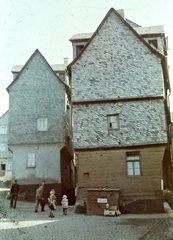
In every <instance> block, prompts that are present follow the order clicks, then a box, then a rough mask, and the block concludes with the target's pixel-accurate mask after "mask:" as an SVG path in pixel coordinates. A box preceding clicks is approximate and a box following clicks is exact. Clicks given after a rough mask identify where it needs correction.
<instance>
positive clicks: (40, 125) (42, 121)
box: [37, 118, 47, 132]
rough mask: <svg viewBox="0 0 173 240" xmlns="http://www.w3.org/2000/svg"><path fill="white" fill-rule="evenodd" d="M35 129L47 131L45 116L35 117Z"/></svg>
mask: <svg viewBox="0 0 173 240" xmlns="http://www.w3.org/2000/svg"><path fill="white" fill-rule="evenodd" d="M37 130H38V131H40V132H41V131H47V118H39V119H37Z"/></svg>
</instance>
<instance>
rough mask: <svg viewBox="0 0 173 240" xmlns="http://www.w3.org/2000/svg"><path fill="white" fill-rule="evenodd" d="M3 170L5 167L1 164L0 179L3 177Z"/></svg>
mask: <svg viewBox="0 0 173 240" xmlns="http://www.w3.org/2000/svg"><path fill="white" fill-rule="evenodd" d="M5 168H6V165H5V164H1V168H0V177H3V176H5Z"/></svg>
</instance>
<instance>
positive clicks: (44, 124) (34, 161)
mask: <svg viewBox="0 0 173 240" xmlns="http://www.w3.org/2000/svg"><path fill="white" fill-rule="evenodd" d="M58 67H61V68H60V69H59V68H58ZM59 70H60V71H59ZM12 72H13V74H14V80H13V82H12V83H11V84H10V85H9V86H8V88H7V91H8V93H9V106H10V107H9V124H8V128H9V135H8V145H9V148H10V150H11V151H12V152H13V179H14V178H17V179H18V182H19V184H20V185H21V188H20V189H21V191H29V192H31V195H32V194H33V196H31V197H32V198H33V199H34V198H35V190H36V188H37V187H38V184H40V183H41V182H42V180H44V181H46V187H47V195H48V194H49V192H50V190H51V188H54V189H55V190H56V196H57V201H58V202H59V201H60V199H61V197H62V194H64V193H65V194H67V195H68V196H69V195H70V201H74V187H75V178H74V176H75V172H74V171H75V168H74V164H73V148H72V142H71V136H72V128H71V99H70V88H69V86H68V85H67V83H66V79H65V76H64V77H63V76H62V74H64V73H65V68H64V66H58V65H56V66H54V69H52V67H51V66H50V65H49V64H48V62H47V61H46V59H45V58H44V57H43V55H42V54H41V53H40V52H39V50H36V51H35V52H34V53H33V54H32V56H31V57H30V58H29V60H28V61H27V62H26V64H25V65H24V66H23V67H20V66H15V67H13V69H12ZM47 197H48V196H47Z"/></svg>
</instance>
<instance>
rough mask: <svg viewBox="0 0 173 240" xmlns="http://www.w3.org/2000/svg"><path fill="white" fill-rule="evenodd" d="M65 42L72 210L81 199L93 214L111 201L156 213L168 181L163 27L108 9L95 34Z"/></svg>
mask: <svg viewBox="0 0 173 240" xmlns="http://www.w3.org/2000/svg"><path fill="white" fill-rule="evenodd" d="M121 14H122V12H121ZM70 41H71V42H72V47H73V57H74V60H73V61H72V62H71V63H70V64H69V65H68V67H67V68H68V75H69V82H70V85H71V87H72V105H73V117H74V131H73V141H74V150H75V154H76V163H77V188H76V193H77V198H76V211H78V210H79V209H82V206H83V207H85V203H86V207H87V213H88V214H99V213H100V212H103V209H104V207H105V204H103V203H105V202H106V201H108V203H111V204H114V205H115V203H116V201H117V202H119V203H118V204H119V208H120V209H121V211H123V212H131V213H152V212H163V201H164V200H163V194H162V189H163V188H171V187H172V176H171V139H170V123H171V122H170V109H169V100H168V99H169V93H170V84H169V75H168V66H167V57H166V55H167V46H166V38H165V35H164V29H163V27H162V26H156V27H149V28H142V27H140V26H138V25H137V24H134V23H132V22H131V21H129V20H127V21H126V19H125V18H124V14H122V15H120V14H119V13H118V12H117V11H115V10H114V9H113V8H111V9H110V10H109V12H108V13H107V15H106V16H105V18H104V19H103V21H102V22H101V23H100V25H99V26H98V28H97V29H96V31H95V32H94V33H92V34H91V33H90V34H79V35H78V34H77V35H74V36H73V37H72V38H71V39H70ZM91 191H92V194H91ZM111 191H112V196H113V194H114V193H115V192H116V194H115V197H116V199H112V198H111ZM108 192H109V193H110V196H109V197H107V196H108V195H107V194H108ZM91 196H92V199H91ZM94 196H95V199H94ZM117 198H118V199H117ZM110 201H111V202H110Z"/></svg>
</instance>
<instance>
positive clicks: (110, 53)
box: [72, 13, 164, 101]
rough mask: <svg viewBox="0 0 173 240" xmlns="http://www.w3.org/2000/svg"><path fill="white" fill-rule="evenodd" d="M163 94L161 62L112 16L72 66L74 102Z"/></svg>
mask: <svg viewBox="0 0 173 240" xmlns="http://www.w3.org/2000/svg"><path fill="white" fill-rule="evenodd" d="M115 17H116V21H115ZM163 94H164V85H163V75H162V67H161V60H160V59H159V58H158V57H157V56H156V55H154V54H153V53H152V52H151V51H150V50H149V49H148V48H147V47H146V46H145V45H144V44H143V42H141V40H140V39H139V38H137V37H136V35H134V33H133V32H132V31H131V30H130V29H129V28H128V27H127V26H125V24H124V23H122V22H121V21H120V19H119V18H118V17H117V16H115V14H114V13H112V14H111V15H110V17H109V18H108V21H106V22H105V23H104V24H103V26H102V28H101V29H100V30H99V32H98V34H97V35H96V36H95V38H94V39H93V40H92V42H91V43H90V44H89V46H88V48H87V49H86V50H85V53H84V54H83V55H82V56H81V57H80V58H79V59H78V60H77V61H76V63H75V64H74V65H73V66H72V99H73V101H84V100H97V99H112V98H113V99H115V98H129V97H141V96H153V95H154V96H156V95H163Z"/></svg>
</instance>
